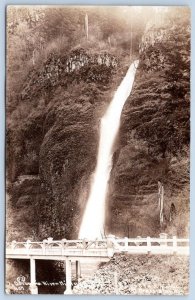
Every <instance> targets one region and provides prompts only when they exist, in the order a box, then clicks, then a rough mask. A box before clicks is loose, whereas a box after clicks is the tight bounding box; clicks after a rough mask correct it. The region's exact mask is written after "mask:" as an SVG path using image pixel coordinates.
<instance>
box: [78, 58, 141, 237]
mask: <svg viewBox="0 0 195 300" xmlns="http://www.w3.org/2000/svg"><path fill="white" fill-rule="evenodd" d="M138 64H139V61H138V60H136V61H134V62H133V63H132V64H131V66H130V67H129V69H128V71H127V74H126V75H125V77H124V78H123V80H122V82H121V84H120V85H119V87H118V89H117V91H116V93H115V95H114V97H113V100H112V101H111V103H110V105H109V107H108V109H107V111H106V113H105V115H104V116H103V118H102V119H101V128H100V130H101V131H100V141H99V151H98V159H97V165H96V169H95V173H94V175H93V180H92V184H91V190H90V195H89V198H88V200H87V205H86V208H85V212H84V215H83V219H82V223H81V227H80V232H79V238H87V239H95V238H102V237H103V236H104V220H105V200H106V194H107V187H108V180H109V177H110V171H111V167H112V154H113V153H112V148H113V144H114V141H115V138H116V135H117V133H118V129H119V126H120V116H121V112H122V109H123V106H124V104H125V101H126V100H127V98H128V96H129V95H130V93H131V90H132V86H133V82H134V78H135V73H136V69H137V67H138Z"/></svg>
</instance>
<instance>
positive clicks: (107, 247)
mask: <svg viewBox="0 0 195 300" xmlns="http://www.w3.org/2000/svg"><path fill="white" fill-rule="evenodd" d="M115 253H129V254H180V255H189V239H178V238H177V237H176V236H173V237H172V238H167V235H166V234H161V235H160V238H151V237H146V238H142V237H137V238H123V239H119V238H116V237H114V236H112V235H110V236H108V237H107V238H105V239H101V240H98V239H96V240H86V239H83V240H66V239H62V240H59V241H58V240H53V238H48V239H46V240H43V241H42V242H32V241H30V240H27V241H25V242H16V241H12V242H10V243H7V245H6V258H7V259H29V260H30V291H31V294H38V288H37V285H36V260H58V261H64V268H65V279H66V290H65V292H64V294H71V293H72V274H71V273H72V264H73V263H75V265H76V278H77V279H78V278H79V276H80V273H81V270H80V263H81V262H82V263H85V262H88V261H89V260H92V261H97V262H106V261H109V259H110V258H111V257H112V256H113V255H114V254H115Z"/></svg>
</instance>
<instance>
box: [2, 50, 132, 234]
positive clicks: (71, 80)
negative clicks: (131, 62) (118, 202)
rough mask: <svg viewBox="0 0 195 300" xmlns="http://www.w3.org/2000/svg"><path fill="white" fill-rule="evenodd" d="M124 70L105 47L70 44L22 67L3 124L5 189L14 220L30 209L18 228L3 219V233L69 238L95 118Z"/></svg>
mask: <svg viewBox="0 0 195 300" xmlns="http://www.w3.org/2000/svg"><path fill="white" fill-rule="evenodd" d="M75 66H76V67H75ZM125 71H126V65H125V61H123V63H122V62H121V64H120V65H119V63H118V62H117V58H116V57H114V56H113V55H110V54H109V53H106V52H103V53H99V54H91V55H90V53H87V52H86V51H84V50H83V49H82V48H81V49H79V48H78V49H76V50H73V51H72V52H70V53H69V54H68V55H66V56H64V57H62V56H61V57H57V56H56V54H55V53H53V54H51V56H50V57H49V58H48V59H47V60H46V61H45V62H44V63H42V66H41V67H40V68H39V69H38V70H32V72H31V73H30V74H29V76H28V78H27V80H26V82H25V83H24V86H23V91H22V93H21V94H22V102H21V104H20V106H19V107H18V108H17V111H15V112H13V115H12V116H13V117H12V120H11V122H10V125H9V127H8V164H9V168H8V178H9V179H10V184H9V185H8V187H9V190H8V192H9V194H10V195H11V203H12V206H13V209H12V212H13V214H14V210H15V212H17V218H16V220H17V222H18V224H20V221H19V219H20V218H21V222H22V223H23V222H24V221H23V219H24V216H25V215H27V216H28V215H29V214H28V213H27V212H29V211H31V214H30V217H25V222H26V226H22V228H20V226H18V225H16V228H18V229H19V232H18V234H16V230H15V229H14V233H13V234H12V232H11V228H12V226H10V228H9V236H10V238H16V237H18V238H19V239H23V238H27V237H29V238H31V239H32V238H35V237H36V238H45V237H48V236H53V237H54V238H62V237H64V236H66V237H67V238H74V237H75V238H76V237H77V232H78V229H79V224H80V220H81V215H82V213H83V208H84V206H85V200H86V195H87V193H88V189H89V176H90V175H91V173H92V172H93V170H94V168H95V164H96V156H97V147H98V136H99V120H100V118H101V116H102V114H103V112H104V111H105V109H106V107H107V105H108V103H109V102H110V101H111V99H112V96H113V93H114V90H115V89H116V87H117V85H118V84H119V82H120V81H121V78H122V77H123V76H124V74H125ZM25 107H27V109H26V111H22V114H23V115H22V118H19V117H18V116H17V114H16V113H18V112H19V111H20V108H21V109H23V110H24V108H25ZM24 120H25V121H24ZM16 125H17V127H16ZM59 207H60V209H59ZM31 216H32V218H31ZM32 219H33V222H32ZM28 224H29V226H30V227H31V230H30V231H29V227H28Z"/></svg>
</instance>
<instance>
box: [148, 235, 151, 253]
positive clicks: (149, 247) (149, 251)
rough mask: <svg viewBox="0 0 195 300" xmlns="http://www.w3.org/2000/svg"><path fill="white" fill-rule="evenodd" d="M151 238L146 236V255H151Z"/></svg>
mask: <svg viewBox="0 0 195 300" xmlns="http://www.w3.org/2000/svg"><path fill="white" fill-rule="evenodd" d="M151 246H152V245H151V237H150V236H147V252H148V254H151Z"/></svg>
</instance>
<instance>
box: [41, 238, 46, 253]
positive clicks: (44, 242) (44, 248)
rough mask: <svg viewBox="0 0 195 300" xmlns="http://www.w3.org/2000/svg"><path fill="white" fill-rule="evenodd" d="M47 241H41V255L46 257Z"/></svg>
mask: <svg viewBox="0 0 195 300" xmlns="http://www.w3.org/2000/svg"><path fill="white" fill-rule="evenodd" d="M46 246H47V240H43V248H42V249H43V255H46Z"/></svg>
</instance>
